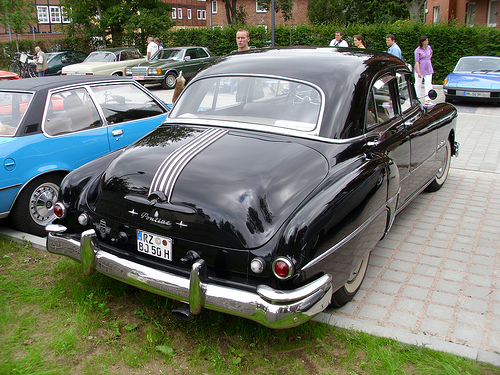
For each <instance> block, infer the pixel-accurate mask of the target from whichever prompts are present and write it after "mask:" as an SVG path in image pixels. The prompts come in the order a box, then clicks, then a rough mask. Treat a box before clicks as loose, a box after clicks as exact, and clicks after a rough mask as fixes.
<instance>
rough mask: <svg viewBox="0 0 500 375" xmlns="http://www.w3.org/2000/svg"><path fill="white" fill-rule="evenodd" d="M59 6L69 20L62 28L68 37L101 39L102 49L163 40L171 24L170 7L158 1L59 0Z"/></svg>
mask: <svg viewBox="0 0 500 375" xmlns="http://www.w3.org/2000/svg"><path fill="white" fill-rule="evenodd" d="M61 5H63V6H64V7H65V10H66V13H67V16H68V17H69V18H70V19H71V22H70V23H69V24H68V25H67V26H66V27H65V30H66V32H68V34H70V35H74V34H82V35H83V36H84V37H86V38H88V39H92V38H95V37H100V38H102V41H103V44H104V46H119V45H124V44H130V43H134V42H136V43H140V41H141V40H142V41H144V40H145V38H146V37H147V36H158V37H160V38H162V37H165V36H166V35H167V31H168V30H169V29H170V28H171V27H172V26H173V25H174V24H173V22H172V20H171V19H170V16H171V12H172V7H171V6H170V5H168V4H166V3H164V2H162V1H160V0H121V1H118V2H117V1H115V0H62V1H61ZM144 45H145V44H144Z"/></svg>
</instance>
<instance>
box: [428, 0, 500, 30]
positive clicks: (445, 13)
mask: <svg viewBox="0 0 500 375" xmlns="http://www.w3.org/2000/svg"><path fill="white" fill-rule="evenodd" d="M452 19H456V20H457V22H459V23H463V24H466V25H470V26H490V27H496V28H500V15H499V14H498V0H475V1H470V0H427V7H426V13H425V22H426V23H429V24H431V23H438V22H448V21H450V20H452Z"/></svg>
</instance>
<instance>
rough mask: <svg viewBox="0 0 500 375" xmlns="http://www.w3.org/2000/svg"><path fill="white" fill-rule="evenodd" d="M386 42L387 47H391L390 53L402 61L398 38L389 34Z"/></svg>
mask: <svg viewBox="0 0 500 375" xmlns="http://www.w3.org/2000/svg"><path fill="white" fill-rule="evenodd" d="M385 42H386V43H387V47H389V49H388V50H387V52H388V53H390V54H391V55H394V56H396V57H399V58H400V59H402V58H403V56H402V54H401V48H399V46H398V44H397V43H396V37H395V36H394V35H392V34H388V35H387V36H386V37H385Z"/></svg>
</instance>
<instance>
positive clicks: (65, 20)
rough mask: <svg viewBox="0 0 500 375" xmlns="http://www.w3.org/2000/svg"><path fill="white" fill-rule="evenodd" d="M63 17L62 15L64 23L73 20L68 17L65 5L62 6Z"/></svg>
mask: <svg viewBox="0 0 500 375" xmlns="http://www.w3.org/2000/svg"><path fill="white" fill-rule="evenodd" d="M61 17H62V22H63V23H70V22H71V18H69V17H68V14H67V13H66V11H65V9H64V7H61Z"/></svg>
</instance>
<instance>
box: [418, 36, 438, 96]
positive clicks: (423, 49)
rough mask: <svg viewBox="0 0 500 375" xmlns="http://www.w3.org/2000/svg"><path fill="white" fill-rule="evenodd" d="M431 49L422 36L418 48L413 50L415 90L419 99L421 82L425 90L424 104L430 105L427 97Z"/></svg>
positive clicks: (427, 41)
mask: <svg viewBox="0 0 500 375" xmlns="http://www.w3.org/2000/svg"><path fill="white" fill-rule="evenodd" d="M432 53H433V52H432V48H431V46H430V45H429V39H428V38H427V37H426V36H425V35H422V36H421V37H420V38H419V39H418V47H417V48H416V49H415V89H416V91H417V95H418V96H419V97H421V96H422V80H423V81H424V89H425V104H431V99H430V98H429V97H428V96H427V94H428V93H429V90H431V89H432V73H434V69H433V68H432V62H431V58H432Z"/></svg>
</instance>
